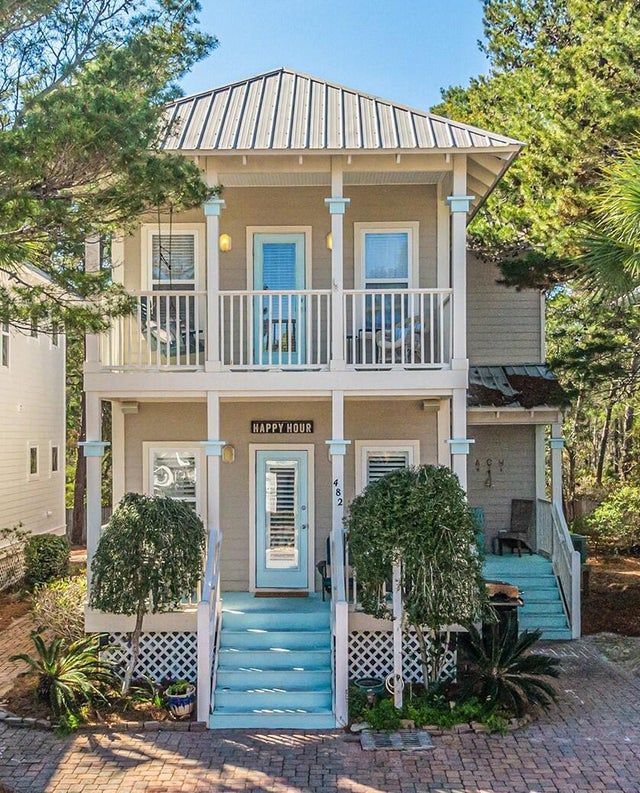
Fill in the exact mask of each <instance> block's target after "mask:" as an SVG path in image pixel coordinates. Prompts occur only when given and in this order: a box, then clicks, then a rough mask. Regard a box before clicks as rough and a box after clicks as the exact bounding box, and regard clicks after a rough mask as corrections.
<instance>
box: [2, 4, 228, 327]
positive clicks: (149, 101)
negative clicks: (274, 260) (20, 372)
mask: <svg viewBox="0 0 640 793" xmlns="http://www.w3.org/2000/svg"><path fill="white" fill-rule="evenodd" d="M198 11H199V5H198V3H197V2H196V0H184V1H181V2H177V1H176V0H141V2H140V3H137V4H135V8H134V5H133V4H132V3H131V2H130V0H100V2H97V0H89V2H83V3H78V2H76V0H52V1H51V2H46V3H43V2H41V0H27V2H24V3H10V4H8V5H7V6H6V8H4V9H3V11H2V12H1V13H0V42H1V44H2V46H1V47H0V162H1V163H2V167H1V168H0V271H3V272H5V273H7V274H8V275H9V276H10V279H9V280H8V282H7V284H6V285H5V286H3V287H2V288H1V289H0V316H2V318H3V319H4V318H7V319H8V320H10V321H11V322H12V323H13V324H14V325H16V326H18V327H28V326H29V325H30V323H31V319H32V318H37V319H38V320H39V324H40V326H41V327H42V329H43V330H45V331H47V330H49V329H50V328H51V326H52V324H53V323H55V324H57V325H58V326H59V327H63V326H66V327H67V328H71V327H82V328H85V327H86V328H89V329H92V330H99V329H100V328H101V327H103V325H104V322H105V320H106V319H107V318H108V316H109V315H117V314H122V313H126V312H128V311H129V310H130V305H131V303H130V300H129V299H128V298H127V297H126V296H125V294H124V292H123V290H122V289H121V288H120V287H118V286H116V285H114V284H113V283H111V273H110V270H109V268H108V267H107V268H106V269H104V270H102V271H101V272H97V273H87V272H85V271H84V268H83V255H84V241H85V239H86V238H87V237H90V236H91V235H97V237H99V238H102V239H108V238H109V237H110V236H111V235H112V234H113V233H118V232H120V231H121V230H123V229H124V230H125V231H126V230H127V229H128V228H130V227H131V224H132V223H133V222H134V221H135V220H136V219H137V218H138V217H139V215H141V214H142V213H144V212H146V211H149V210H154V211H156V210H158V209H159V208H161V207H162V208H163V209H168V210H171V209H175V210H180V209H183V208H186V207H190V206H195V205H198V204H200V203H201V202H202V201H203V200H204V199H205V198H206V197H207V196H208V195H210V194H211V190H210V188H208V187H207V186H206V185H205V184H204V182H203V181H202V178H201V173H200V171H199V169H198V168H197V166H196V165H195V164H194V163H193V162H190V161H188V160H186V159H185V158H182V157H179V156H165V155H163V154H162V152H161V148H160V147H161V142H162V140H163V138H164V136H165V135H166V134H167V132H168V131H169V130H168V126H167V120H166V117H165V113H164V105H165V103H166V102H167V101H168V100H170V99H171V98H173V97H174V96H175V95H176V93H177V88H176V85H175V81H176V80H177V79H180V77H181V76H182V75H184V74H185V73H186V72H187V71H188V70H189V69H190V67H191V66H192V65H193V64H194V63H195V62H196V61H198V60H200V59H201V58H202V57H204V55H206V54H207V53H208V52H210V51H211V49H212V48H213V47H215V46H216V41H215V39H213V38H211V37H209V36H207V35H205V34H203V33H201V32H200V31H199V30H198V24H197V23H198V19H197V15H198ZM25 264H30V265H35V266H36V267H38V268H39V269H40V270H41V271H42V272H44V274H45V275H46V276H47V277H48V279H49V280H48V281H46V282H44V283H38V284H37V285H35V286H34V285H33V284H32V283H31V282H30V281H29V279H28V278H26V277H25V270H24V266H25ZM114 264H120V263H119V262H118V263H114Z"/></svg>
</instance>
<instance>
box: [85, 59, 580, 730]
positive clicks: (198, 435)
mask: <svg viewBox="0 0 640 793" xmlns="http://www.w3.org/2000/svg"><path fill="white" fill-rule="evenodd" d="M169 112H170V114H171V118H172V120H173V126H172V130H171V134H169V135H168V136H167V138H166V140H165V141H164V149H165V151H167V152H180V153H182V154H184V155H186V156H189V157H193V158H194V159H195V160H196V162H197V163H198V164H199V166H200V167H201V169H202V171H203V176H204V178H206V180H207V181H208V183H209V184H210V185H212V186H213V185H222V186H223V188H224V191H223V194H222V197H221V198H216V199H211V200H209V201H207V202H206V203H205V205H204V206H203V207H202V208H200V209H194V210H191V211H189V212H185V213H183V214H181V215H176V216H173V217H168V216H165V217H162V218H160V219H158V218H157V217H155V216H152V215H150V216H149V217H146V218H142V219H141V223H140V226H139V228H138V229H137V231H136V232H135V233H133V234H131V235H129V236H126V237H125V238H123V239H120V240H118V241H116V243H115V244H114V246H113V259H114V262H115V263H121V265H122V266H120V267H118V268H117V270H116V273H117V277H118V278H120V279H121V281H122V282H123V284H124V285H125V287H126V288H127V289H128V290H130V291H131V293H133V294H135V295H137V296H138V297H137V308H136V311H135V313H134V314H133V315H132V316H131V317H128V318H125V319H121V320H118V321H117V322H116V323H115V324H114V326H113V329H112V331H111V332H110V333H109V334H107V335H105V336H104V337H102V338H100V339H98V338H90V339H89V340H88V357H87V363H86V377H85V388H86V396H87V438H88V441H87V445H86V447H85V450H86V454H87V461H88V516H89V519H88V544H89V556H91V555H92V554H93V552H94V551H95V547H96V544H97V542H98V538H99V534H100V455H101V454H102V452H103V450H104V446H105V441H103V439H102V438H101V437H100V400H108V401H110V402H111V404H112V408H113V413H112V427H113V433H112V438H111V443H112V453H113V457H112V459H113V482H114V494H113V495H114V501H117V500H118V499H119V498H120V497H121V496H122V495H123V493H124V492H125V491H138V492H146V493H165V494H167V495H170V496H172V497H175V498H181V499H184V500H187V501H189V502H190V503H192V504H193V505H194V507H195V508H196V509H197V510H198V512H199V513H200V514H201V515H202V516H203V518H204V520H205V521H206V524H207V526H208V529H209V535H210V540H209V557H208V560H207V570H206V574H205V579H204V583H203V591H202V595H201V598H200V602H199V604H198V606H197V608H196V607H195V605H189V604H185V607H184V608H183V609H182V610H181V611H179V612H177V613H172V614H163V615H152V616H149V617H148V618H147V619H146V622H145V631H146V633H145V636H144V641H143V655H144V657H145V664H146V666H147V668H148V669H149V670H150V671H152V672H153V673H155V674H157V675H162V674H174V675H175V674H190V675H192V676H194V677H195V675H196V666H197V680H198V698H199V701H198V711H199V715H200V718H203V719H209V722H210V725H211V726H212V727H224V726H254V725H257V726H260V725H270V726H308V727H312V726H318V727H325V726H330V725H334V724H335V723H336V720H337V722H338V723H343V722H344V719H345V708H346V704H345V701H346V700H345V694H346V681H347V678H348V676H351V677H356V676H363V675H371V674H376V675H385V674H387V673H389V672H390V671H391V669H392V658H391V647H392V641H391V633H390V624H389V623H387V622H381V621H378V620H374V619H372V618H370V617H368V616H366V615H364V614H363V613H361V612H360V611H358V610H357V608H356V607H355V606H354V601H355V600H357V582H355V586H354V582H353V580H352V576H351V574H350V571H349V569H348V566H347V569H346V570H345V563H344V559H345V554H344V549H343V516H344V514H345V510H346V509H347V507H348V504H349V502H350V501H351V499H352V498H353V497H354V495H355V494H356V493H358V492H359V491H360V490H361V489H362V488H363V487H364V486H365V485H366V484H367V482H369V481H371V480H372V479H374V478H376V477H379V476H381V475H383V474H385V473H386V472H389V471H391V470H393V469H395V468H398V467H400V466H406V465H411V464H418V463H432V464H440V465H446V466H451V468H452V469H453V470H454V471H455V473H456V474H457V475H458V477H459V479H460V482H461V483H462V485H463V486H464V487H465V488H467V489H468V492H469V498H470V502H471V504H472V505H473V506H474V507H477V508H479V509H478V516H479V520H480V521H481V522H483V523H484V531H485V542H486V545H487V549H488V550H490V549H491V539H492V537H493V536H494V535H495V534H496V533H497V532H498V531H499V530H503V529H506V528H508V527H509V521H510V510H511V502H512V500H513V499H519V500H520V501H519V502H518V503H520V505H522V503H523V502H524V505H525V507H526V506H527V505H528V506H529V512H528V513H527V510H526V509H525V514H528V515H529V518H528V521H529V523H528V525H525V527H524V528H525V530H527V531H528V537H529V543H530V544H531V545H532V547H533V548H534V550H539V551H541V552H544V553H546V556H543V555H534V556H532V557H528V556H527V555H525V556H524V557H523V558H522V559H518V557H517V556H515V557H503V558H502V559H500V558H497V557H493V556H490V557H489V558H488V561H487V565H488V575H489V576H490V577H500V578H503V577H507V578H508V579H509V580H513V581H517V582H518V583H520V584H521V586H522V588H523V590H524V592H525V599H526V602H527V605H526V606H525V613H524V615H523V624H524V625H526V626H533V627H536V626H539V627H541V628H543V629H544V630H545V633H546V635H548V636H549V637H550V638H552V637H565V638H566V637H571V636H572V635H574V636H575V635H578V631H579V619H580V615H579V590H578V586H579V580H578V579H579V570H578V569H577V567H576V565H577V560H576V555H575V554H574V553H573V550H572V547H571V544H570V541H569V536H568V532H567V528H566V525H565V523H564V519H563V517H562V510H561V480H560V454H561V444H562V441H561V429H560V427H561V425H560V422H561V414H560V412H559V409H558V407H557V402H558V400H557V393H554V391H557V388H556V387H555V386H556V384H555V380H554V379H553V376H552V375H550V373H549V372H548V371H547V370H546V368H545V366H544V341H543V339H544V306H543V300H542V298H541V296H540V294H539V293H538V292H531V291H521V292H516V291H515V290H509V289H506V288H504V287H502V286H499V285H498V284H497V283H496V279H497V277H498V273H497V271H496V270H495V269H494V268H493V267H491V266H489V265H487V264H484V263H482V262H480V261H476V260H475V259H474V258H473V257H471V256H468V253H467V231H466V228H467V223H468V221H469V219H470V218H471V217H472V216H473V214H474V213H475V212H476V211H477V209H478V207H479V206H480V205H481V203H482V202H483V200H484V199H485V197H486V196H487V195H488V194H489V192H490V191H491V189H492V188H493V187H494V185H495V184H496V182H497V181H498V180H499V179H500V177H501V175H502V174H503V173H504V171H505V170H506V169H507V168H508V166H509V164H510V163H511V161H512V160H513V159H514V157H516V156H517V154H518V152H519V151H520V149H521V147H522V144H521V143H519V142H518V141H516V140H512V139H511V138H508V137H505V136H504V135H500V134H494V133H492V132H486V131H483V130H479V129H475V128H473V127H470V126H468V125H465V124H460V123H456V122H453V121H448V120H446V119H443V118H439V117H436V116H433V115H431V114H429V113H427V112H422V111H418V110H412V109H409V108H406V107H404V106H401V105H396V104H394V103H391V102H388V101H385V100H382V99H379V98H376V97H372V96H369V95H366V94H362V93H360V92H358V91H354V90H351V89H347V88H343V87H341V86H336V85H332V84H329V83H326V82H323V81H322V80H318V79H315V78H312V77H308V76H306V75H302V74H297V73H295V72H291V71H289V70H287V69H280V70H277V71H274V72H270V73H267V74H263V75H258V76H256V77H254V78H251V79H249V80H245V81H242V82H238V83H235V84H233V85H230V86H225V87H222V88H218V89H215V90H212V91H208V92H205V93H203V94H199V95H196V96H192V97H186V98H183V99H180V100H177V101H176V102H175V103H174V104H172V105H171V107H170V110H169ZM549 427H551V431H550V444H547V443H546V438H545V430H546V429H547V428H549ZM548 446H550V452H549V460H550V471H551V480H552V492H551V496H552V499H551V500H547V498H546V488H545V474H546V468H545V466H546V463H545V455H546V451H545V450H546V448H547V447H548ZM519 514H520V517H521V518H522V513H519ZM323 560H327V561H330V562H331V563H332V564H331V565H330V568H329V572H330V579H331V580H330V582H328V586H330V590H331V591H330V598H328V599H327V602H326V603H324V604H323V602H322V599H321V598H320V594H319V590H320V588H321V579H320V577H319V576H318V574H317V572H316V564H317V563H318V562H320V561H323ZM556 573H557V575H558V577H559V578H556V575H555V574H556ZM558 581H560V582H561V585H562V588H560V586H559V584H558ZM354 589H355V592H354ZM220 592H222V605H221V600H220ZM283 593H285V594H289V595H290V596H292V595H303V596H304V595H307V594H310V596H309V597H301V598H298V599H296V600H294V599H293V598H292V597H288V598H284V599H283V598H279V597H256V596H254V595H274V594H275V595H282V594H283ZM313 593H315V594H313ZM86 627H87V630H89V631H94V630H105V631H108V632H110V633H111V634H112V635H114V636H115V637H116V638H118V635H119V634H121V633H122V632H124V631H127V630H129V629H130V627H131V620H130V619H128V618H124V617H120V616H117V615H111V614H101V613H96V612H92V611H88V612H87V618H86ZM407 642H408V645H409V646H410V645H411V644H412V643H414V642H415V638H414V637H412V636H408V637H407ZM123 652H124V651H123ZM196 659H197V661H196ZM451 660H452V663H453V658H452V659H451ZM405 663H406V667H405V673H406V675H407V676H408V677H415V675H416V674H417V669H416V668H415V667H413V666H412V665H411V659H410V654H409V653H406V654H405ZM212 681H213V688H214V691H213V697H212V696H211V694H212V692H211V683H212Z"/></svg>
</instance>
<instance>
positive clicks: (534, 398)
mask: <svg viewBox="0 0 640 793" xmlns="http://www.w3.org/2000/svg"><path fill="white" fill-rule="evenodd" d="M565 401H566V397H565V394H564V391H563V390H562V387H561V386H560V384H559V383H558V380H557V378H556V376H555V375H554V373H553V372H552V371H551V370H550V369H549V367H548V366H547V365H546V364H507V365H503V366H470V367H469V392H468V395H467V402H468V404H469V406H471V407H478V406H481V405H484V406H494V407H495V406H505V405H508V406H511V407H522V408H525V409H530V408H531V407H534V406H540V405H547V406H548V405H552V406H556V407H557V406H561V405H562V404H564V403H565Z"/></svg>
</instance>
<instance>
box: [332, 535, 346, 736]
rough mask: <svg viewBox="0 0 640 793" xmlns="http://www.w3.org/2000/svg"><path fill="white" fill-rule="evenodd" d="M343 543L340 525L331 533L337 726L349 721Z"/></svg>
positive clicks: (333, 674) (333, 672)
mask: <svg viewBox="0 0 640 793" xmlns="http://www.w3.org/2000/svg"><path fill="white" fill-rule="evenodd" d="M345 573H346V566H345V544H344V532H343V531H342V529H340V530H339V531H334V532H332V534H331V636H332V639H333V652H332V654H331V665H332V678H333V712H334V714H335V717H336V722H337V724H338V726H343V725H345V724H347V722H348V704H347V690H348V686H349V669H348V663H349V656H348V652H349V650H348V638H349V604H348V603H347V596H346V583H345Z"/></svg>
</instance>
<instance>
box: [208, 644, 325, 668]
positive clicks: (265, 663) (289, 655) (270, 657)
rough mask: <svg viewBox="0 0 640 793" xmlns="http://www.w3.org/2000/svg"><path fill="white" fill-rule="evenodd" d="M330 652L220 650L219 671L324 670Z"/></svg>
mask: <svg viewBox="0 0 640 793" xmlns="http://www.w3.org/2000/svg"><path fill="white" fill-rule="evenodd" d="M330 665H331V652H330V650H329V649H328V648H327V649H326V650H287V651H285V652H273V651H271V650H237V651H235V650H229V649H226V650H220V655H219V667H218V668H219V669H238V668H243V669H249V668H253V669H290V668H294V669H299V670H302V671H306V670H308V669H326V668H327V666H330Z"/></svg>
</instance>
